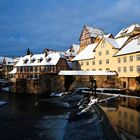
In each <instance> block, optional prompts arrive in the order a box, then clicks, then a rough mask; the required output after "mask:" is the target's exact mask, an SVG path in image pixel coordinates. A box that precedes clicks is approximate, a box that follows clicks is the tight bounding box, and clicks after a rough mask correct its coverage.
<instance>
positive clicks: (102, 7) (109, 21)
mask: <svg viewBox="0 0 140 140" xmlns="http://www.w3.org/2000/svg"><path fill="white" fill-rule="evenodd" d="M139 9H140V0H0V56H15V55H16V56H21V55H24V54H25V53H26V50H27V48H30V50H31V51H33V53H41V52H43V49H44V48H50V49H55V50H67V49H68V48H69V47H70V45H71V44H73V43H75V44H79V36H80V33H81V31H82V28H83V26H84V25H89V26H93V27H100V28H103V29H104V31H105V32H107V33H112V34H113V35H115V34H116V33H117V32H119V30H121V29H122V28H124V27H127V26H129V25H131V24H133V23H140V10H139Z"/></svg>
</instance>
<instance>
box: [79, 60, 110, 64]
mask: <svg viewBox="0 0 140 140" xmlns="http://www.w3.org/2000/svg"><path fill="white" fill-rule="evenodd" d="M101 64H102V60H99V65H101ZM106 64H109V59H106ZM83 65H84V62H81V66H83ZM86 65H89V61H86ZM92 65H95V61H92Z"/></svg>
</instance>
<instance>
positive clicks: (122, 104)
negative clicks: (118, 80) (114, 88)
mask: <svg viewBox="0 0 140 140" xmlns="http://www.w3.org/2000/svg"><path fill="white" fill-rule="evenodd" d="M98 97H99V100H100V99H104V98H108V96H106V95H98ZM80 98H81V95H70V96H69V97H68V98H66V99H65V102H63V103H61V104H58V103H57V102H50V101H49V100H48V99H46V98H45V97H38V96H30V95H14V94H0V100H2V101H7V104H5V105H2V106H0V140H107V139H108V138H109V139H110V140H115V139H122V140H140V99H139V98H126V97H118V98H115V99H112V100H110V101H108V102H102V103H100V104H99V106H100V107H101V109H102V110H103V113H104V114H105V115H106V116H107V119H108V121H109V122H110V124H111V128H112V130H113V132H116V135H117V138H116V137H114V136H112V135H111V131H112V130H111V129H110V128H108V127H106V126H108V123H106V122H107V121H105V120H104V118H103V116H99V115H97V112H96V111H95V109H94V108H92V109H91V110H90V112H89V113H87V114H85V115H83V116H82V117H75V116H74V115H73V114H74V112H75V111H76V110H75V104H76V103H77V101H78V100H79V99H80ZM66 102H67V103H66ZM68 103H69V104H70V105H71V107H70V108H69V106H68ZM102 122H104V123H103V124H104V126H103V124H102ZM106 133H107V134H106ZM107 135H108V136H109V137H107Z"/></svg>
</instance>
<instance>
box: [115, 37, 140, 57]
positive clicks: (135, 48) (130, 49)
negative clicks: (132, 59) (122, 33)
mask: <svg viewBox="0 0 140 140" xmlns="http://www.w3.org/2000/svg"><path fill="white" fill-rule="evenodd" d="M135 52H140V44H139V43H138V38H134V39H133V40H132V41H131V42H129V43H128V44H127V45H125V46H124V47H123V48H122V49H121V50H120V51H119V52H117V53H116V54H115V55H114V56H119V55H124V54H130V53H135Z"/></svg>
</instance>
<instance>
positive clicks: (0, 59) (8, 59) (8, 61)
mask: <svg viewBox="0 0 140 140" xmlns="http://www.w3.org/2000/svg"><path fill="white" fill-rule="evenodd" d="M4 59H5V64H6V65H13V64H14V63H15V62H16V60H15V59H14V58H12V57H0V64H2V63H3V61H4Z"/></svg>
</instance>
